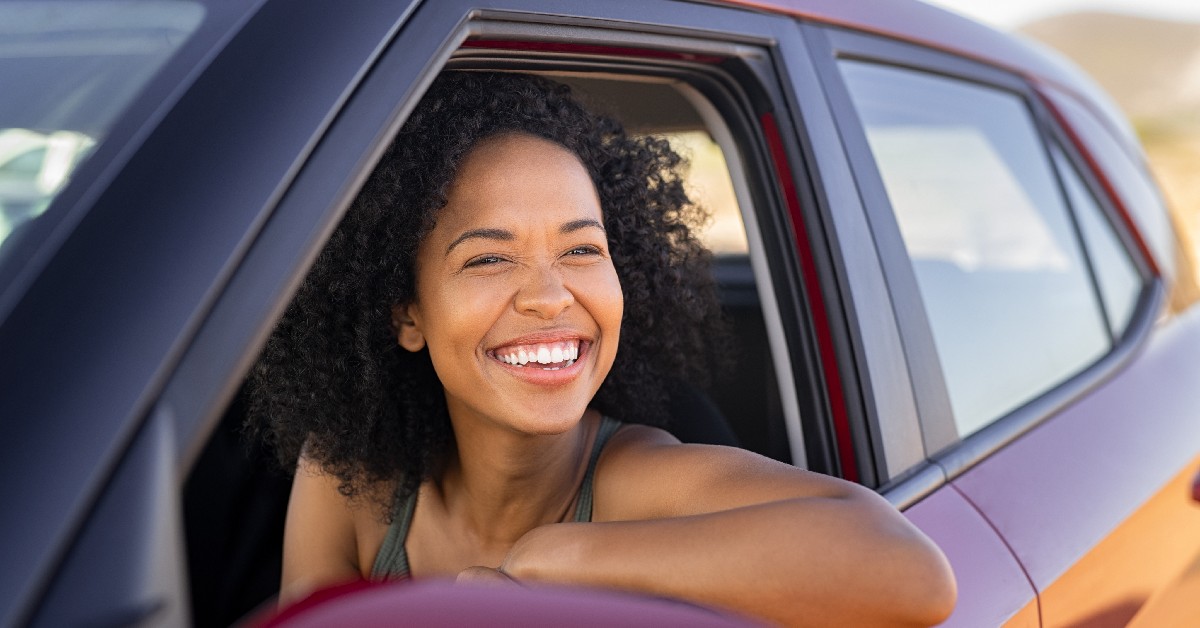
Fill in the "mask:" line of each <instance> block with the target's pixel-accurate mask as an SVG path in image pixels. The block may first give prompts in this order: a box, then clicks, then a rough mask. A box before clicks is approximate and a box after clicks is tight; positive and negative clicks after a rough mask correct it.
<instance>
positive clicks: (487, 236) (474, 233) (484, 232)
mask: <svg viewBox="0 0 1200 628" xmlns="http://www.w3.org/2000/svg"><path fill="white" fill-rule="evenodd" d="M472 238H482V239H484V240H500V241H502V242H511V241H513V240H516V239H517V236H515V235H513V233H512V232H511V231H505V230H504V229H471V230H470V231H467V232H464V233H463V234H462V235H460V236H458V237H457V238H455V239H454V241H453V242H451V243H450V246H448V247H446V255H449V254H450V251H452V250H454V247H456V246H458V245H459V244H462V243H463V242H464V241H466V240H470V239H472Z"/></svg>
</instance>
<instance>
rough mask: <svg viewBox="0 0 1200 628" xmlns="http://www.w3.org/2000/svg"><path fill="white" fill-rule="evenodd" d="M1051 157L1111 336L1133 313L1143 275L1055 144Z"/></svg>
mask: <svg viewBox="0 0 1200 628" xmlns="http://www.w3.org/2000/svg"><path fill="white" fill-rule="evenodd" d="M1054 161H1055V163H1057V164H1058V169H1059V172H1060V173H1061V176H1062V181H1063V186H1064V187H1066V189H1067V198H1068V200H1070V202H1071V208H1072V209H1074V210H1075V216H1076V220H1078V221H1079V230H1080V232H1081V233H1082V234H1083V239H1084V242H1085V243H1086V244H1087V249H1088V257H1089V258H1090V259H1091V260H1092V267H1093V269H1094V271H1095V273H1096V281H1097V283H1098V284H1099V286H1100V296H1101V298H1102V299H1103V301H1104V308H1105V310H1107V312H1108V319H1109V325H1110V326H1111V327H1112V333H1113V336H1116V337H1119V336H1120V335H1121V332H1122V331H1124V329H1125V327H1126V326H1127V325H1128V324H1129V319H1130V317H1131V316H1133V308H1134V306H1135V305H1137V299H1138V295H1139V294H1140V293H1141V290H1142V278H1141V276H1140V275H1139V274H1138V271H1137V268H1136V267H1135V266H1134V265H1133V260H1132V259H1130V257H1129V252H1128V251H1127V250H1126V249H1125V247H1124V246H1123V245H1122V244H1121V241H1120V240H1119V239H1118V238H1117V234H1116V232H1114V231H1113V226H1112V223H1111V222H1109V221H1108V219H1107V217H1106V216H1105V213H1104V210H1103V209H1101V207H1100V204H1099V203H1097V202H1096V198H1095V197H1094V196H1092V193H1091V192H1089V191H1088V188H1087V186H1086V185H1085V184H1084V182H1083V178H1082V177H1081V176H1080V175H1079V171H1078V170H1076V169H1075V166H1074V165H1072V164H1071V162H1070V161H1068V160H1067V158H1066V157H1065V156H1064V155H1063V153H1062V151H1061V150H1059V149H1058V147H1055V149H1054Z"/></svg>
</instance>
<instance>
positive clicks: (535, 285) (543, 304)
mask: <svg viewBox="0 0 1200 628" xmlns="http://www.w3.org/2000/svg"><path fill="white" fill-rule="evenodd" d="M574 302H575V295H574V294H573V293H572V292H571V291H570V290H568V289H567V286H566V284H565V283H563V278H562V275H561V273H560V272H559V270H558V269H556V268H554V267H553V266H548V265H542V266H538V267H534V268H531V269H530V270H529V272H528V273H527V279H526V280H525V282H524V283H523V284H522V285H521V288H520V289H519V290H517V295H516V298H515V299H514V303H513V304H514V306H515V307H516V308H517V311H518V312H520V313H522V314H531V315H533V316H537V317H539V318H543V319H546V320H552V319H554V318H557V317H558V315H559V314H561V313H562V312H563V310H565V309H567V308H568V307H570V305H571V304H572V303H574Z"/></svg>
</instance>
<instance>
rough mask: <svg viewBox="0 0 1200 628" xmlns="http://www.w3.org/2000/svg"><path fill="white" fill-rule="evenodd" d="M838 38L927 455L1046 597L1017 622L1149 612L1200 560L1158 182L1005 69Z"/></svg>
mask: <svg viewBox="0 0 1200 628" xmlns="http://www.w3.org/2000/svg"><path fill="white" fill-rule="evenodd" d="M824 35H825V37H826V38H827V42H828V43H827V47H826V48H824V50H825V54H824V55H823V56H822V59H823V60H825V65H824V68H825V70H826V74H825V76H826V78H827V79H828V81H829V85H830V92H831V97H832V98H833V99H834V103H835V107H837V112H838V114H837V115H838V118H839V123H840V125H841V133H842V141H843V143H844V144H845V145H846V146H847V150H848V151H850V152H851V160H852V162H853V163H854V167H855V176H856V178H857V181H858V185H859V187H860V190H861V191H862V194H863V197H864V199H866V200H865V202H866V203H867V204H868V208H867V213H868V215H869V216H870V220H871V222H872V228H873V233H874V235H875V237H876V245H877V247H878V250H879V252H880V255H881V256H883V257H885V258H887V259H888V260H889V262H887V263H886V264H885V266H886V267H887V275H888V277H887V282H888V284H889V286H890V288H891V293H892V294H893V295H894V301H893V305H894V307H895V310H894V311H895V313H896V316H897V319H898V321H899V326H900V328H901V330H902V335H903V338H904V340H903V342H904V345H905V351H906V355H907V362H908V370H909V372H910V373H911V374H912V381H913V386H914V391H915V396H916V400H917V406H918V407H919V408H920V423H921V426H922V433H923V438H924V442H925V446H926V448H927V450H928V452H929V455H930V458H931V460H933V461H935V463H936V464H937V466H938V467H940V468H941V469H942V470H943V471H944V473H945V475H946V477H947V478H948V479H949V480H950V484H949V486H948V487H946V488H947V489H951V490H954V491H955V492H957V493H958V494H959V496H960V497H961V498H962V499H963V500H964V501H965V503H966V504H968V505H969V506H970V508H971V509H972V510H973V511H974V512H976V514H977V515H978V516H981V517H983V518H984V519H986V521H987V522H988V524H989V525H991V526H993V527H994V528H995V530H996V531H997V532H998V533H999V534H1000V536H1001V538H1002V540H1003V543H1004V544H1005V546H1006V547H1007V549H1008V550H1010V551H1011V555H1010V558H1011V559H1015V560H1016V561H1017V563H1019V566H1020V569H1021V571H1022V575H1023V576H1024V577H1026V578H1027V579H1028V583H1029V584H1030V585H1032V587H1033V588H1034V589H1035V590H1036V591H1037V595H1038V599H1037V600H1036V602H1037V605H1036V610H1037V615H1034V614H1033V612H1032V610H1031V608H1032V607H1030V606H1027V607H1026V608H1025V609H1024V610H1023V612H1022V613H1020V614H1017V615H1013V617H1012V619H1011V620H1012V621H1019V622H1020V623H1027V622H1032V621H1034V620H1036V619H1037V618H1038V617H1040V621H1041V623H1043V624H1046V625H1076V624H1078V623H1090V622H1101V623H1124V622H1127V621H1129V620H1130V619H1133V618H1135V617H1136V616H1137V614H1138V613H1139V612H1141V611H1143V610H1145V611H1146V612H1147V613H1149V612H1151V610H1152V608H1153V606H1154V604H1153V603H1150V604H1148V603H1147V602H1148V601H1150V602H1153V601H1154V599H1155V595H1156V592H1158V591H1162V590H1164V589H1166V588H1167V587H1168V585H1169V584H1170V583H1171V582H1172V581H1176V580H1179V579H1183V578H1185V577H1186V573H1187V570H1188V569H1189V565H1190V564H1192V563H1193V562H1194V561H1195V557H1196V556H1197V551H1198V550H1200V538H1198V537H1197V528H1196V518H1197V515H1198V513H1196V512H1195V509H1194V508H1192V507H1191V505H1190V504H1188V503H1187V490H1186V489H1187V482H1188V481H1189V479H1190V474H1191V472H1192V471H1193V470H1194V469H1195V466H1196V464H1197V462H1200V459H1198V458H1197V453H1196V452H1197V447H1196V443H1197V442H1198V441H1197V438H1196V437H1197V430H1198V429H1200V426H1198V424H1197V423H1196V422H1195V421H1194V419H1193V418H1190V417H1191V416H1192V414H1193V413H1194V408H1196V407H1198V406H1197V404H1198V403H1200V399H1197V397H1196V394H1195V388H1194V387H1193V386H1189V385H1186V384H1183V382H1184V381H1185V380H1186V381H1191V380H1192V379H1194V378H1195V377H1196V366H1195V365H1194V364H1193V363H1191V362H1190V361H1185V359H1184V357H1183V356H1184V355H1187V354H1190V353H1191V351H1192V350H1191V348H1190V347H1193V346H1195V342H1196V334H1197V331H1196V323H1195V320H1196V315H1195V313H1194V311H1192V312H1191V313H1188V311H1187V310H1185V313H1183V314H1182V315H1177V316H1173V315H1171V314H1166V313H1165V312H1166V311H1167V310H1166V303H1167V301H1166V293H1167V289H1168V288H1169V287H1170V286H1171V284H1170V282H1171V281H1174V280H1180V279H1177V277H1179V275H1180V274H1181V273H1178V274H1177V273H1174V272H1171V270H1169V269H1164V268H1163V266H1164V265H1173V264H1174V257H1173V255H1174V252H1173V250H1172V249H1171V244H1170V242H1171V237H1172V236H1171V234H1170V233H1169V225H1168V226H1167V231H1168V232H1167V233H1166V234H1165V235H1163V234H1161V233H1156V232H1154V231H1153V228H1154V227H1161V225H1162V216H1165V212H1164V211H1163V209H1162V207H1161V205H1160V203H1159V202H1158V200H1157V198H1156V197H1157V195H1156V194H1155V193H1153V191H1152V187H1151V188H1149V190H1147V187H1148V186H1150V185H1151V184H1149V183H1148V182H1147V179H1146V175H1145V173H1144V171H1141V172H1139V168H1138V167H1137V165H1136V161H1133V160H1131V158H1130V155H1129V153H1128V151H1127V150H1126V149H1125V148H1123V147H1122V146H1120V142H1119V141H1118V140H1116V139H1114V136H1113V135H1112V134H1111V132H1110V131H1109V130H1108V128H1106V125H1105V124H1104V123H1098V122H1097V121H1096V120H1095V119H1094V117H1093V116H1094V115H1095V114H1093V113H1091V112H1090V111H1091V108H1089V107H1088V106H1087V105H1086V104H1083V103H1086V102H1087V98H1086V97H1085V96H1081V95H1079V94H1078V92H1075V93H1071V94H1070V95H1068V92H1067V91H1066V90H1057V94H1058V95H1057V99H1058V101H1061V104H1058V105H1056V104H1055V101H1051V100H1049V99H1048V98H1047V97H1046V96H1045V95H1044V93H1039V92H1038V91H1037V90H1036V89H1035V88H1034V87H1033V86H1031V85H1030V83H1029V82H1028V81H1027V80H1026V79H1025V78H1024V77H1022V76H1020V75H1017V74H1014V73H1010V72H1007V71H1005V70H1002V69H999V68H996V67H994V66H988V65H985V64H981V63H978V62H975V61H973V60H969V59H964V58H961V57H958V56H957V55H954V54H950V53H947V52H944V51H935V50H931V49H928V48H923V47H920V46H916V45H912V44H906V43H901V42H897V41H891V40H887V39H885V38H880V37H874V36H870V35H864V34H858V33H851V32H845V31H835V30H829V31H826V32H825V33H824ZM814 39H815V38H814ZM1045 89H1048V90H1055V88H1052V87H1046V88H1045ZM1060 108H1061V109H1065V110H1070V111H1071V114H1070V116H1069V119H1070V120H1078V121H1079V122H1078V123H1077V124H1078V126H1070V125H1069V124H1070V123H1069V122H1068V116H1064V114H1063V113H1062V111H1061V110H1060ZM1089 117H1093V118H1092V119H1091V120H1090V121H1089ZM1096 155H1100V156H1102V157H1100V158H1097V157H1096ZM1144 214H1149V216H1143V215H1144ZM1147 228H1150V229H1152V231H1151V233H1150V234H1149V237H1147V238H1146V239H1145V240H1144V239H1143V232H1144V230H1145V229H1147ZM1192 309H1193V310H1194V308H1192ZM1156 319H1157V322H1156ZM1152 382H1153V383H1152ZM943 490H945V489H943ZM939 493H940V491H939ZM939 493H935V494H934V495H935V497H936V496H937V495H938V494H939ZM926 501H928V499H927V500H926ZM922 503H925V502H922ZM919 507H920V505H918V507H917V508H915V509H913V510H910V516H913V517H914V520H919V519H918V518H919V517H920V516H921V515H920V514H919V513H920V510H919ZM1184 530H1186V532H1185V531H1184ZM939 542H941V540H940V539H939ZM942 544H943V546H944V547H950V545H949V544H948V543H945V542H943V543H942ZM957 567H958V566H957V565H956V571H959V572H960V577H961V575H962V572H963V570H962V569H957ZM967 573H969V571H968V572H967ZM963 601H964V602H966V603H967V604H971V603H972V602H971V598H970V597H969V596H968V597H967V598H965V599H964V600H963ZM959 610H960V611H962V610H963V609H962V608H961V607H960V609H959ZM960 619H961V618H960V616H959V615H958V614H957V613H956V615H955V616H954V617H953V618H952V621H953V620H960Z"/></svg>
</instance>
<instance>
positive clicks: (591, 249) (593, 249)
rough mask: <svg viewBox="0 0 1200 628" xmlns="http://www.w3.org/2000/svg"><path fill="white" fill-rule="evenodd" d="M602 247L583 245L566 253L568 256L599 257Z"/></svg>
mask: <svg viewBox="0 0 1200 628" xmlns="http://www.w3.org/2000/svg"><path fill="white" fill-rule="evenodd" d="M599 254H600V247H598V246H593V245H591V244H581V245H579V246H577V247H575V248H573V249H571V250H569V251H567V252H566V255H599Z"/></svg>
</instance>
